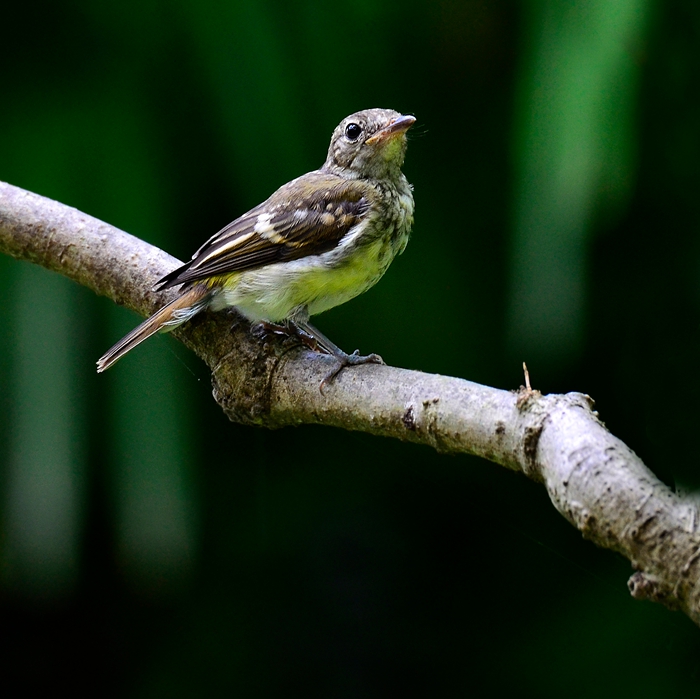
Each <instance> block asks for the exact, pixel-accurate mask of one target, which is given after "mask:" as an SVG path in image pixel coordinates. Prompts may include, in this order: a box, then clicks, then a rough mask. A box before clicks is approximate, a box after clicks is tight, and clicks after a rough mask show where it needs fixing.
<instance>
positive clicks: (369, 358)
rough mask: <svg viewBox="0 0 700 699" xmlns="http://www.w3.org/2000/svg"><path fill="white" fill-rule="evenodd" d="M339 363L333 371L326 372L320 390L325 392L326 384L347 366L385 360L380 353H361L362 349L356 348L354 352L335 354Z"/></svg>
mask: <svg viewBox="0 0 700 699" xmlns="http://www.w3.org/2000/svg"><path fill="white" fill-rule="evenodd" d="M334 356H335V359H336V361H337V362H338V365H337V366H336V367H334V368H333V370H332V371H330V372H328V374H326V376H325V378H324V379H323V381H321V384H320V385H319V387H318V388H319V390H320V391H321V393H323V392H324V389H325V388H326V386H327V385H328V384H330V383H332V382H333V379H335V377H336V376H338V374H340V372H341V371H342V370H343V369H345V367H346V366H360V364H384V360H383V359H382V358H381V357H380V356H379V355H378V354H366V355H361V354H360V350H355V351H354V352H353V353H352V354H341V355H334Z"/></svg>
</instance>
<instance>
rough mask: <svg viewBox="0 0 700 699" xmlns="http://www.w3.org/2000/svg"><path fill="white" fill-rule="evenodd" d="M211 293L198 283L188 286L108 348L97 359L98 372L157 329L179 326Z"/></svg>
mask: <svg viewBox="0 0 700 699" xmlns="http://www.w3.org/2000/svg"><path fill="white" fill-rule="evenodd" d="M210 294H211V292H210V291H209V289H207V287H205V286H202V285H198V286H193V287H192V288H191V289H188V290H187V291H186V292H185V293H183V294H182V296H178V297H177V298H176V299H175V300H173V301H171V302H170V303H169V304H167V305H166V306H163V308H161V309H160V310H159V311H156V312H155V313H154V314H153V315H152V316H151V317H150V318H147V319H146V320H144V321H143V323H141V325H139V326H137V327H135V328H134V329H133V330H132V331H131V332H130V333H129V334H128V335H125V336H124V337H123V338H122V339H121V340H119V342H117V344H116V345H114V347H112V348H111V349H109V350H107V352H105V353H104V355H102V356H101V357H100V358H99V359H98V360H97V373H101V372H103V371H106V370H107V369H109V368H110V367H111V366H112V365H113V364H115V363H116V362H117V361H119V360H120V359H121V358H122V357H123V356H124V355H125V354H126V353H127V352H130V351H131V350H132V349H134V347H136V345H140V344H141V343H142V342H143V341H144V340H147V339H148V338H149V337H151V335H155V334H156V333H157V332H158V331H159V330H163V331H165V332H168V331H170V330H173V329H174V328H176V327H177V326H178V325H182V323H184V322H185V321H187V320H189V319H190V318H192V316H195V315H196V314H197V313H199V312H200V311H201V310H203V309H204V308H206V307H207V305H208V304H209V296H210Z"/></svg>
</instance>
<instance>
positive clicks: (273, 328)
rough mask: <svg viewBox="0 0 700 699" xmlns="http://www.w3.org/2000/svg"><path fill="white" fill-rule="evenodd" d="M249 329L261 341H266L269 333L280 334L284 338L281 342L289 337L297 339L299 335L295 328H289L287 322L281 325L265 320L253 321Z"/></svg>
mask: <svg viewBox="0 0 700 699" xmlns="http://www.w3.org/2000/svg"><path fill="white" fill-rule="evenodd" d="M250 331H251V332H252V334H253V335H254V336H255V337H257V338H258V339H259V340H262V341H263V342H266V341H267V338H268V337H269V336H270V335H282V336H283V337H284V338H285V339H284V340H283V342H287V341H289V340H290V339H297V338H298V337H299V336H298V334H297V332H296V329H294V328H290V327H289V325H288V324H287V323H285V324H283V325H282V324H278V323H268V322H267V321H266V320H263V321H261V322H259V323H255V324H254V325H253V326H251V328H250Z"/></svg>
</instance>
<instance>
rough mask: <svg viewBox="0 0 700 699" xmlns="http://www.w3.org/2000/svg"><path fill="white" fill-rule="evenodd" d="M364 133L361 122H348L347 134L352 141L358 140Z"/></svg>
mask: <svg viewBox="0 0 700 699" xmlns="http://www.w3.org/2000/svg"><path fill="white" fill-rule="evenodd" d="M361 133H362V127H361V126H360V125H359V124H348V125H347V126H346V127H345V136H346V137H347V138H348V139H349V140H351V141H357V139H358V138H360V134H361Z"/></svg>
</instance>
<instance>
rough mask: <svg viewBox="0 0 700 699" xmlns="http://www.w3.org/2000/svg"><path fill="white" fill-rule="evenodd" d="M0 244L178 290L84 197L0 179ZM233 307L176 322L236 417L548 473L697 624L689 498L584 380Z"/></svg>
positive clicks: (131, 283)
mask: <svg viewBox="0 0 700 699" xmlns="http://www.w3.org/2000/svg"><path fill="white" fill-rule="evenodd" d="M0 251H2V252H5V253H7V254H9V255H11V256H13V257H16V258H20V259H25V260H30V261H31V262H35V263H37V264H40V265H42V266H44V267H46V268H48V269H52V270H55V271H57V272H60V273H61V274H63V275H65V276H67V277H69V278H71V279H74V280H75V281H77V282H78V283H80V284H83V285H84V286H87V287H89V288H90V289H92V290H94V291H95V292H96V293H98V294H102V295H104V296H108V297H109V298H111V299H112V300H114V301H115V302H117V303H119V304H123V305H125V306H128V307H129V308H132V309H134V310H136V311H138V312H139V313H141V314H144V315H145V314H148V313H152V312H153V311H154V310H155V309H156V308H158V307H159V306H160V305H161V304H162V303H163V302H164V301H165V300H166V299H167V298H169V297H172V296H173V295H174V294H176V293H177V292H173V291H171V292H169V293H160V294H156V293H153V292H152V291H150V288H151V286H152V285H153V283H154V282H155V281H156V280H157V279H159V278H160V277H161V276H163V275H164V274H166V273H167V272H169V271H170V270H171V269H173V268H174V267H175V266H176V265H177V264H179V263H178V261H177V260H175V259H174V258H172V257H170V256H169V255H167V254H166V253H164V252H162V251H161V250H158V249H157V248H154V247H152V246H151V245H148V244H147V243H145V242H143V241H141V240H138V239H137V238H134V237H133V236H130V235H128V234H127V233H123V232H122V231H119V230H117V229H115V228H113V227H112V226H109V225H108V224H106V223H102V222H101V221H97V220H96V219H93V218H91V217H90V216H87V215H86V214H83V213H81V212H79V211H76V210H75V209H72V208H69V207H66V206H64V205H62V204H58V203H56V202H53V201H50V200H48V199H45V198H43V197H40V196H37V195H35V194H31V193H29V192H25V191H23V190H21V189H18V188H16V187H12V186H10V185H7V184H3V183H0ZM233 318H234V316H233V315H232V314H225V313H219V314H204V315H203V316H202V317H201V318H196V319H195V320H194V321H192V322H191V323H190V324H189V325H188V326H186V327H185V328H183V329H181V330H180V331H178V332H177V334H178V336H179V337H180V338H181V339H182V340H183V342H185V344H187V345H188V346H189V347H190V348H191V349H193V350H194V351H195V352H196V353H197V354H198V355H199V356H200V357H201V358H202V359H203V360H204V361H205V362H206V363H207V364H208V366H209V367H210V368H211V370H212V376H213V384H214V396H215V398H216V400H217V401H218V403H219V404H220V405H221V406H222V408H223V409H224V411H225V412H226V414H227V415H228V416H229V418H230V419H231V420H234V421H236V422H242V423H246V424H256V425H262V426H266V427H273V428H276V427H283V426H287V425H298V424H302V423H318V424H325V425H334V426H337V427H343V428H345V429H352V430H362V431H364V432H370V433H372V434H377V435H385V436H391V437H397V438H399V439H403V440H408V441H412V442H418V443H422V444H428V445H430V446H433V447H434V448H436V449H437V450H439V451H443V452H452V453H458V452H462V453H468V454H476V455H478V456H482V457H484V458H486V459H489V460H491V461H494V462H496V463H499V464H502V465H503V466H507V467H508V468H511V469H513V470H517V471H522V472H523V473H525V474H526V475H528V476H530V477H531V478H533V479H535V480H537V481H540V482H542V483H544V485H545V486H546V488H547V491H548V492H549V495H550V497H551V499H552V502H553V503H554V505H555V507H556V508H557V509H558V510H559V511H560V512H561V513H562V514H563V515H564V516H565V517H566V518H567V519H568V520H569V521H570V522H571V523H572V524H573V525H574V526H575V527H577V528H578V529H580V530H581V532H582V533H583V534H584V536H586V537H587V538H589V539H591V540H592V541H594V542H595V543H596V544H598V545H599V546H604V547H606V548H610V549H613V550H615V551H619V552H620V553H622V554H623V555H624V556H626V557H627V558H629V560H630V561H631V562H632V565H633V566H634V568H635V569H636V570H637V572H636V573H635V574H634V575H633V576H632V578H631V579H630V582H629V586H630V590H631V592H632V594H633V595H634V596H635V597H637V598H649V599H653V600H656V601H659V602H662V603H664V604H666V605H667V606H669V607H671V608H674V609H681V610H683V611H684V612H685V613H686V614H688V615H689V616H690V617H691V618H692V619H693V620H694V621H695V622H696V623H697V624H700V530H699V527H698V513H697V508H696V506H695V504H694V503H693V502H692V501H691V500H684V499H682V498H681V497H679V496H678V495H676V494H674V493H672V492H671V491H670V490H669V489H668V488H666V487H665V486H664V485H663V484H662V483H660V482H659V481H658V480H657V479H656V477H655V476H654V475H653V474H652V473H651V472H650V471H649V470H648V469H647V468H646V467H645V466H644V464H643V463H642V462H641V461H640V460H639V458H638V457H637V456H636V455H635V454H634V453H633V452H632V451H631V450H630V449H629V448H628V447H626V446H625V445H624V444H623V443H622V442H620V441H619V440H618V439H617V438H615V437H614V436H613V435H611V434H610V433H609V432H608V431H607V430H606V429H605V427H604V426H603V425H602V424H601V423H600V421H599V420H598V419H597V417H596V415H595V413H593V412H592V411H591V400H590V399H589V398H588V397H587V396H584V395H581V394H575V393H572V394H568V395H564V396H558V395H550V396H541V395H540V394H539V393H538V392H536V391H527V390H525V389H521V390H520V392H518V393H514V392H508V391H502V390H498V389H495V388H489V387H486V386H480V385H478V384H474V383H471V382H469V381H464V380H462V379H456V378H449V377H445V376H436V375H430V374H424V373H421V372H416V371H407V370H404V369H397V368H394V367H388V366H377V365H364V366H360V367H355V368H352V369H351V370H346V371H343V372H341V374H340V375H339V376H338V378H337V379H336V380H335V381H334V382H333V383H332V384H331V385H330V386H329V387H328V388H327V389H326V391H325V395H322V394H321V393H320V391H319V384H320V382H321V380H322V379H323V377H324V376H325V375H326V374H327V372H328V371H329V368H330V366H331V363H332V362H333V361H334V360H333V359H331V358H330V357H326V356H322V355H318V354H314V353H311V352H308V351H306V350H303V349H301V348H298V347H292V348H289V347H285V346H284V345H282V344H280V343H273V344H270V345H266V346H262V345H261V344H260V343H259V342H258V341H257V340H255V339H254V338H253V337H252V336H251V334H250V333H249V332H248V328H247V326H246V324H245V322H243V321H240V322H239V323H238V324H237V326H236V327H234V328H233V329H232V328H231V323H232V319H233Z"/></svg>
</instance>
